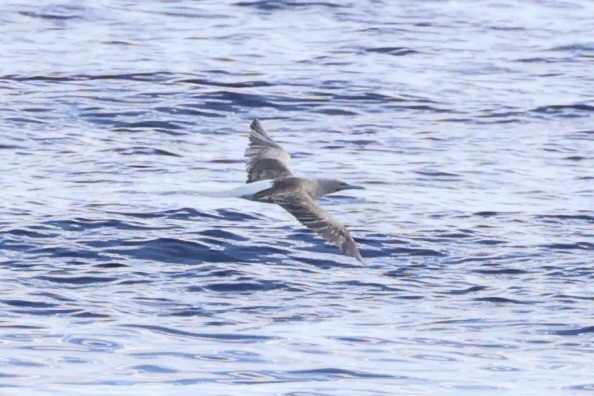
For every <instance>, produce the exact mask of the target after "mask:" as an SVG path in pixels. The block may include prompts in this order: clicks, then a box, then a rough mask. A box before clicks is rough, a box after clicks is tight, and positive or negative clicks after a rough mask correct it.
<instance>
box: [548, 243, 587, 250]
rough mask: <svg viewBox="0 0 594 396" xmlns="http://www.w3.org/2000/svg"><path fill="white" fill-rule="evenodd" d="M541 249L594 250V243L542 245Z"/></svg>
mask: <svg viewBox="0 0 594 396" xmlns="http://www.w3.org/2000/svg"><path fill="white" fill-rule="evenodd" d="M540 247H541V248H544V249H550V250H594V243H590V242H575V243H550V244H545V245H540Z"/></svg>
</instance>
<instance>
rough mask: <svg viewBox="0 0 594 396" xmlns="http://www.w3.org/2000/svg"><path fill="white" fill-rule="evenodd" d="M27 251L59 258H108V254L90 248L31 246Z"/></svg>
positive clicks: (104, 259)
mask: <svg viewBox="0 0 594 396" xmlns="http://www.w3.org/2000/svg"><path fill="white" fill-rule="evenodd" d="M29 252H31V253H35V254H39V255H45V256H51V257H59V258H76V259H92V260H103V261H106V260H109V256H107V255H105V254H103V253H102V252H101V253H99V252H95V251H91V250H81V249H78V250H74V249H70V248H65V247H46V248H33V249H29Z"/></svg>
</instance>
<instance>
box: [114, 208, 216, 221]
mask: <svg viewBox="0 0 594 396" xmlns="http://www.w3.org/2000/svg"><path fill="white" fill-rule="evenodd" d="M106 213H110V214H117V215H123V216H130V217H138V218H141V219H158V218H163V219H175V220H188V221H189V220H194V219H197V218H206V219H218V218H220V217H219V216H217V215H213V214H210V213H207V212H201V211H198V210H196V209H192V208H181V209H171V210H163V211H158V212H106Z"/></svg>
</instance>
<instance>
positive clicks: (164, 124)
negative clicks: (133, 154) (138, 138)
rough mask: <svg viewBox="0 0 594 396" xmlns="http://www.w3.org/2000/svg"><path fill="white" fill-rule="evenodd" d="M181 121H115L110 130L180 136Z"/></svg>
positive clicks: (182, 127)
mask: <svg viewBox="0 0 594 396" xmlns="http://www.w3.org/2000/svg"><path fill="white" fill-rule="evenodd" d="M180 123H181V121H177V122H173V121H136V122H124V121H116V122H114V124H113V127H112V129H113V130H114V131H119V132H135V131H139V130H140V131H142V130H147V129H148V130H155V131H158V132H164V133H168V134H170V135H181V134H182V133H183V132H179V131H180V130H182V129H184V128H185V127H184V126H182V125H179V124H180Z"/></svg>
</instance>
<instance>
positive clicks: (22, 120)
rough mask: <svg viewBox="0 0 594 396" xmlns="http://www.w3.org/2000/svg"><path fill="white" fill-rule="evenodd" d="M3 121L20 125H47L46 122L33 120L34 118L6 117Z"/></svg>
mask: <svg viewBox="0 0 594 396" xmlns="http://www.w3.org/2000/svg"><path fill="white" fill-rule="evenodd" d="M4 119H5V120H6V121H12V122H15V123H21V124H47V122H46V121H43V120H38V119H35V118H24V117H6V118H4Z"/></svg>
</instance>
